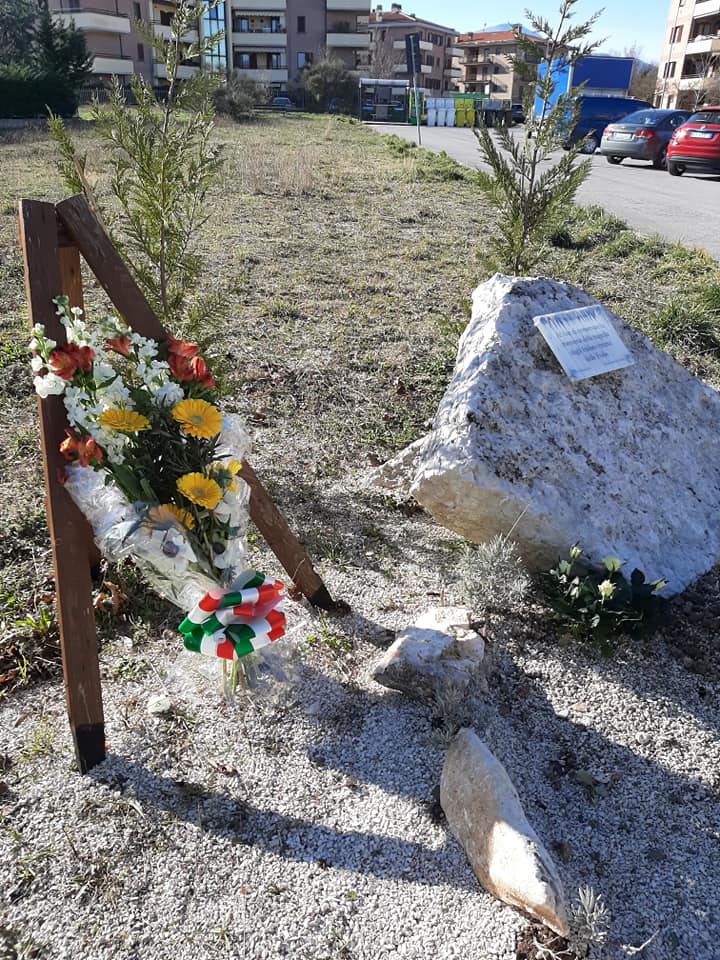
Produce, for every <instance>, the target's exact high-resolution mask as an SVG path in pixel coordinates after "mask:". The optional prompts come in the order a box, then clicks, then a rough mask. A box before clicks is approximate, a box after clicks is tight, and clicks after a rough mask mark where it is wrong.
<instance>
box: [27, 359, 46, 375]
mask: <svg viewBox="0 0 720 960" xmlns="http://www.w3.org/2000/svg"><path fill="white" fill-rule="evenodd" d="M30 366H31V367H32V370H33V373H40V371H41V370H42V368H43V367H44V366H45V361H44V360H43V358H42V357H32V358H31V360H30Z"/></svg>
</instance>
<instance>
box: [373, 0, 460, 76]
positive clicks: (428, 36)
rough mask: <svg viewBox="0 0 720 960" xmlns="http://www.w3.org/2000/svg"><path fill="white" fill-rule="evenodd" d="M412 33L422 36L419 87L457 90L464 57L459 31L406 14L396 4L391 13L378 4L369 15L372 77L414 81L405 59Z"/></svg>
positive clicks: (399, 5)
mask: <svg viewBox="0 0 720 960" xmlns="http://www.w3.org/2000/svg"><path fill="white" fill-rule="evenodd" d="M410 33H419V34H420V73H419V77H418V84H419V85H420V86H421V87H422V88H423V89H425V90H428V91H432V92H433V93H434V94H440V93H449V92H452V91H454V90H457V89H458V88H457V83H458V81H459V79H460V63H459V59H460V56H461V54H462V51H460V50H459V49H458V48H457V47H456V45H455V41H456V40H457V38H458V35H459V34H458V32H457V30H453V28H452V27H441V26H440V25H439V24H437V23H431V22H430V21H429V20H423V19H421V18H420V17H416V16H415V15H414V14H409V13H403V9H402V5H401V4H399V3H393V4H392V6H391V7H390V9H389V10H383V8H382V7H381V6H380V5H378V6H376V7H375V9H374V10H373V12H372V13H371V14H370V37H371V41H370V43H371V53H370V64H371V67H370V69H371V73H372V76H373V77H375V79H377V80H410V81H412V79H413V78H412V77H411V76H410V74H409V73H408V69H407V60H406V56H405V37H406V36H407V35H408V34H410Z"/></svg>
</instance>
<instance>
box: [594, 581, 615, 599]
mask: <svg viewBox="0 0 720 960" xmlns="http://www.w3.org/2000/svg"><path fill="white" fill-rule="evenodd" d="M598 593H599V594H600V596H601V597H602V599H603V600H609V599H610V597H611V596H612V595H613V594H614V593H615V584H614V583H611V582H610V581H609V580H603V582H602V583H600V584H598Z"/></svg>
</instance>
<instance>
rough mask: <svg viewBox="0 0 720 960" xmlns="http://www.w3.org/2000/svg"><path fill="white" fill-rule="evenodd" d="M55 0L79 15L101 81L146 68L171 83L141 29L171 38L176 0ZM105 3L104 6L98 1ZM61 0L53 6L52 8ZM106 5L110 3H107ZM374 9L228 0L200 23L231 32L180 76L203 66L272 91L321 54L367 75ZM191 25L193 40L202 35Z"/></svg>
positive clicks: (347, 0) (155, 79)
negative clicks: (148, 28)
mask: <svg viewBox="0 0 720 960" xmlns="http://www.w3.org/2000/svg"><path fill="white" fill-rule="evenodd" d="M90 2H91V3H92V4H93V6H92V8H90V6H89V5H88V4H87V3H86V0H50V3H51V9H52V11H53V14H54V15H55V16H57V17H60V18H62V19H63V20H66V21H69V20H71V19H73V20H74V21H75V25H76V26H77V27H78V28H79V29H81V30H82V31H83V32H84V33H85V36H86V39H87V43H88V49H89V50H90V52H91V53H93V54H94V55H95V61H94V65H93V73H94V74H95V77H96V80H97V82H98V84H101V83H102V82H104V81H108V80H109V79H110V78H111V77H112V76H117V77H119V78H120V79H121V80H127V79H128V78H129V77H130V75H131V74H133V73H138V74H142V75H143V76H144V77H145V79H146V80H148V81H149V82H150V83H152V84H153V86H155V87H159V88H162V86H163V85H164V84H165V83H166V82H167V78H166V77H165V68H164V66H163V64H161V63H157V62H155V58H154V51H153V50H152V49H150V48H149V47H148V44H147V43H146V42H145V41H144V38H143V37H142V34H140V33H138V31H137V29H136V27H135V21H136V20H142V21H145V22H146V23H148V24H151V25H152V27H153V30H154V32H155V34H156V35H159V36H164V37H166V38H168V39H169V37H170V24H171V22H172V17H173V14H174V11H175V4H174V3H173V2H172V0H90ZM98 3H100V6H98V5H97V4H98ZM53 4H54V6H53ZM103 4H104V6H103ZM369 19H370V9H369V6H368V7H364V6H363V5H362V4H361V3H360V2H359V0H226V2H223V3H220V4H218V5H217V6H215V7H213V9H212V10H209V11H207V12H206V13H205V14H204V15H203V17H202V19H201V20H200V21H199V22H198V24H197V29H198V30H199V31H200V35H202V36H204V37H207V36H211V35H214V34H216V33H220V32H223V33H224V38H223V39H222V41H221V42H220V43H219V44H218V46H217V47H216V49H215V50H214V51H213V53H212V55H210V56H209V57H206V58H205V59H204V62H203V63H200V62H192V61H187V62H185V63H183V64H182V66H180V68H179V71H178V74H179V76H180V78H181V79H186V78H188V77H190V76H192V75H193V74H194V73H196V72H197V71H198V70H200V69H207V70H212V71H214V72H217V73H226V74H229V73H231V72H235V73H237V74H238V75H239V76H245V77H247V78H249V79H250V80H253V81H255V82H257V83H260V84H263V85H264V86H266V87H267V88H268V90H269V92H270V93H271V94H272V95H275V94H277V93H286V92H287V91H288V89H289V88H292V87H294V86H299V85H301V83H302V70H303V68H304V67H306V66H310V65H312V64H313V63H314V62H316V61H317V59H318V58H319V57H321V56H324V55H326V54H327V55H328V56H331V57H334V58H336V59H339V60H342V61H343V63H345V65H346V66H347V68H348V69H349V70H350V71H351V72H354V73H355V74H357V75H358V76H368V70H369V58H370V31H369V27H368V24H369ZM197 36H198V33H197V32H196V31H192V32H191V33H189V34H188V36H187V39H188V40H193V39H197Z"/></svg>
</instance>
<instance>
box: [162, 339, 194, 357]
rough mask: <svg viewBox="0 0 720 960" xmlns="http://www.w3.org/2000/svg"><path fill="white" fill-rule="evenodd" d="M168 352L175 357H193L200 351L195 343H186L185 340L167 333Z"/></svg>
mask: <svg viewBox="0 0 720 960" xmlns="http://www.w3.org/2000/svg"><path fill="white" fill-rule="evenodd" d="M167 351H168V354H173V355H174V356H176V357H194V356H197V354H198V353H199V352H200V347H199V346H198V345H197V344H196V343H188V341H187V340H176V339H175V337H171V336H170V335H168V338H167Z"/></svg>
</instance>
